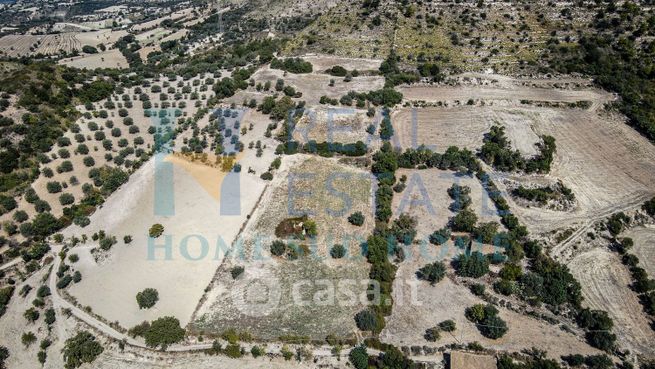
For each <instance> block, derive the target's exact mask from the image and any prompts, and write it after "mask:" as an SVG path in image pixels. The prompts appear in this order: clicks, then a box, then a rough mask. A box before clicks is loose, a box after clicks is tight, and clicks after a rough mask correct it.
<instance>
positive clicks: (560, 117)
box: [496, 109, 655, 232]
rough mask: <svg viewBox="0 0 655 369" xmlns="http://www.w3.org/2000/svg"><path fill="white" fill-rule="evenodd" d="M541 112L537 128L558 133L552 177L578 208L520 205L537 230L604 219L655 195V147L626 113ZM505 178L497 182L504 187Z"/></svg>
mask: <svg viewBox="0 0 655 369" xmlns="http://www.w3.org/2000/svg"><path fill="white" fill-rule="evenodd" d="M537 117H539V119H535V124H534V125H533V128H534V131H535V132H536V133H537V134H540V135H542V134H545V135H551V136H553V137H554V138H555V140H556V144H557V152H556V154H555V158H554V162H553V165H552V166H551V171H550V173H549V175H548V176H547V177H549V178H557V179H560V180H561V181H562V182H563V183H564V185H565V186H567V187H569V188H570V189H571V190H572V191H573V193H574V194H575V197H576V199H577V201H578V207H577V208H575V209H573V211H571V212H560V211H550V210H544V209H535V208H521V207H516V209H517V213H518V214H517V215H518V216H519V217H521V218H522V220H523V221H524V222H525V223H526V225H527V226H528V228H529V229H530V230H531V231H534V232H547V231H551V230H553V229H556V228H560V227H563V226H566V225H570V224H572V223H575V222H585V221H588V220H589V219H600V218H603V217H606V216H609V215H610V214H611V213H613V212H617V211H620V210H623V209H628V208H631V207H634V206H636V205H639V204H640V203H642V202H643V201H644V200H646V199H647V198H649V197H652V195H653V194H655V147H654V146H653V145H652V144H651V143H650V142H648V141H647V140H646V139H645V138H644V137H642V136H640V135H639V134H638V133H637V132H636V131H634V130H633V129H632V128H630V127H629V126H627V125H626V124H625V123H624V122H623V121H622V117H618V116H614V115H599V114H596V113H594V112H587V111H582V110H561V109H544V110H541V111H540V112H539V113H538V115H537ZM496 176H498V175H496ZM522 178H523V180H524V181H527V182H529V181H530V180H531V178H530V177H524V176H523V177H522ZM501 182H502V181H500V180H499V181H497V183H498V184H499V187H501V189H503V188H502V187H503V186H502V183H501ZM508 200H509V202H510V205H511V206H514V204H513V201H512V200H511V199H508Z"/></svg>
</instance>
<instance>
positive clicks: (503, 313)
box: [381, 260, 598, 359]
mask: <svg viewBox="0 0 655 369" xmlns="http://www.w3.org/2000/svg"><path fill="white" fill-rule="evenodd" d="M428 262H429V261H425V260H412V261H411V262H404V263H402V264H400V267H399V269H398V272H397V273H396V282H395V285H394V289H393V299H394V306H393V312H392V314H391V316H390V317H388V318H387V325H386V328H385V329H384V330H383V331H382V333H381V339H382V340H383V341H384V342H389V343H393V344H394V345H397V346H403V345H427V346H433V347H442V346H445V345H447V344H452V343H455V344H466V343H470V342H475V341H477V342H479V343H481V344H482V346H484V347H486V348H489V349H493V350H507V351H521V350H523V349H531V348H532V347H544V348H546V347H547V348H548V356H549V357H552V358H558V359H559V356H560V355H568V354H595V353H598V350H596V349H593V348H591V347H589V346H588V345H587V344H586V343H585V342H584V341H583V340H582V339H581V338H578V337H576V336H574V335H572V334H570V333H567V332H566V331H564V330H562V329H561V328H560V327H558V326H556V325H551V324H549V323H547V322H544V321H541V320H537V319H535V318H532V317H528V316H525V315H522V314H518V313H516V312H513V311H511V310H508V309H506V308H502V307H498V310H499V311H500V314H499V316H500V317H501V318H502V319H503V320H505V321H506V322H507V325H508V327H509V330H508V332H507V333H506V334H505V335H504V336H503V337H502V338H499V339H497V340H492V339H488V338H485V337H484V336H482V335H481V334H480V333H479V331H478V330H477V328H476V326H475V324H473V323H471V322H470V321H468V320H467V319H466V317H465V316H464V309H465V308H466V307H469V306H472V305H475V304H484V303H485V302H484V301H483V300H481V299H479V298H478V297H476V296H474V295H473V294H472V293H471V292H470V291H469V289H468V288H467V287H466V286H463V285H461V284H460V283H458V282H455V281H453V280H451V278H450V277H447V278H444V279H443V280H442V281H440V282H439V283H437V284H436V285H435V286H430V285H429V284H428V283H426V282H423V281H418V280H417V278H416V271H417V270H418V269H419V268H420V267H421V266H423V264H424V263H428ZM448 319H450V320H453V321H455V323H456V325H457V329H456V330H455V331H454V332H452V333H442V334H441V339H439V340H438V341H437V342H435V343H431V342H428V341H426V340H425V339H424V338H423V335H424V334H425V330H426V329H428V328H431V327H434V326H436V325H437V324H438V323H439V322H442V321H444V320H448Z"/></svg>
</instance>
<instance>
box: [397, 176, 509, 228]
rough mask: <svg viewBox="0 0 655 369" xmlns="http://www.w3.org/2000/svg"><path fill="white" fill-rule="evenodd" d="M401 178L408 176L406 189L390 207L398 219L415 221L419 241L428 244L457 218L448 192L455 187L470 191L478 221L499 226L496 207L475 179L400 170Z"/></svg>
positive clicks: (472, 208)
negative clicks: (430, 239) (408, 215)
mask: <svg viewBox="0 0 655 369" xmlns="http://www.w3.org/2000/svg"><path fill="white" fill-rule="evenodd" d="M402 175H406V176H407V182H406V183H407V188H406V189H405V190H404V191H403V192H401V193H399V194H395V195H394V197H393V202H392V204H391V206H392V209H393V213H394V216H395V217H397V216H398V215H400V214H402V213H408V214H410V215H411V216H413V217H416V219H417V220H418V225H417V227H416V231H417V239H422V240H424V241H425V240H427V239H428V236H429V235H430V234H432V232H434V231H436V230H438V229H440V228H443V227H445V226H446V225H447V224H448V220H449V219H450V218H451V217H453V216H455V213H454V212H452V211H451V210H450V209H449V208H448V207H449V206H450V204H451V203H452V202H453V200H452V199H451V198H450V197H449V196H448V192H447V190H448V188H450V186H452V185H453V184H455V183H456V184H459V185H461V186H469V187H470V188H471V194H470V196H471V201H472V204H471V210H472V211H474V212H475V213H476V215H478V221H480V222H491V221H496V222H498V223H500V218H499V217H498V214H497V210H496V206H495V205H494V203H493V202H492V201H491V200H490V199H489V195H488V194H487V192H486V191H485V190H484V189H483V188H482V185H481V184H480V181H478V180H477V178H475V177H469V176H458V175H456V173H455V172H452V171H446V170H439V169H425V170H412V169H399V170H398V171H397V172H396V177H400V176H402ZM501 227H502V226H501Z"/></svg>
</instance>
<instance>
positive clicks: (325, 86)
mask: <svg viewBox="0 0 655 369" xmlns="http://www.w3.org/2000/svg"><path fill="white" fill-rule="evenodd" d="M252 78H253V79H254V80H255V82H262V83H264V82H267V81H268V82H271V84H272V85H275V82H276V81H277V80H278V79H282V80H284V84H285V85H290V86H292V87H294V88H295V89H296V91H300V92H302V98H301V100H304V101H306V102H307V104H308V105H309V106H312V105H318V104H319V100H320V99H321V96H327V97H329V98H333V99H337V100H338V99H339V98H341V97H342V96H343V95H346V94H347V93H348V92H349V91H355V92H368V91H371V90H377V89H380V88H382V87H383V86H384V77H381V76H362V77H355V78H353V79H352V81H350V82H344V81H343V79H342V78H337V77H332V76H330V75H327V74H323V73H315V72H314V73H306V74H294V73H287V75H286V76H285V75H284V71H282V70H279V69H271V68H269V67H268V66H267V67H264V68H261V69H259V70H257V71H256V72H255V73H254V74H253V76H252ZM332 79H333V80H334V86H332V87H330V86H329V85H330V80H332Z"/></svg>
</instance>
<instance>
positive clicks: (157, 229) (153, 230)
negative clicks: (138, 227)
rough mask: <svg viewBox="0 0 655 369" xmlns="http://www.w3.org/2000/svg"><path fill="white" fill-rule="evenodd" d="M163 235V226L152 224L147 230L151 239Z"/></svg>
mask: <svg viewBox="0 0 655 369" xmlns="http://www.w3.org/2000/svg"><path fill="white" fill-rule="evenodd" d="M163 233H164V226H163V225H161V224H159V223H157V224H153V225H152V226H151V227H150V229H149V230H148V235H149V236H150V237H152V238H157V237H159V236H161V235H162V234H163Z"/></svg>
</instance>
